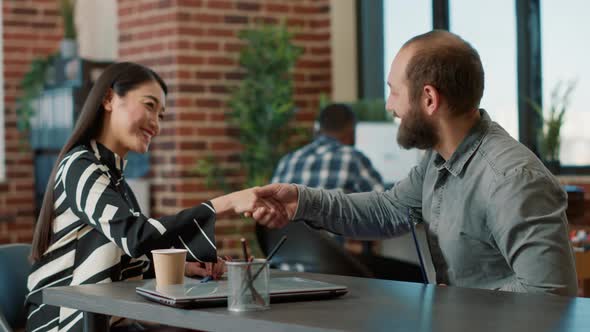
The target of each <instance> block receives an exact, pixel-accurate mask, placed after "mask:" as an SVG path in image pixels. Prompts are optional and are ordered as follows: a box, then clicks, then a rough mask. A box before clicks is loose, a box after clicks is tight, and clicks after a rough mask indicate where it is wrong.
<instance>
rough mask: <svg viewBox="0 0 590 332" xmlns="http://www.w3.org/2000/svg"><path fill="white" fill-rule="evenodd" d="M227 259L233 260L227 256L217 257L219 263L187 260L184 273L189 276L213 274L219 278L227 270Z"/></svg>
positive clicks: (212, 275)
mask: <svg viewBox="0 0 590 332" xmlns="http://www.w3.org/2000/svg"><path fill="white" fill-rule="evenodd" d="M226 261H231V257H229V256H225V259H223V258H221V257H217V263H209V262H206V263H201V262H186V263H185V264H184V275H186V276H187V277H207V276H211V277H212V278H213V279H215V280H217V279H219V278H221V277H222V276H223V274H224V273H225V272H227V267H226V266H225V262H226Z"/></svg>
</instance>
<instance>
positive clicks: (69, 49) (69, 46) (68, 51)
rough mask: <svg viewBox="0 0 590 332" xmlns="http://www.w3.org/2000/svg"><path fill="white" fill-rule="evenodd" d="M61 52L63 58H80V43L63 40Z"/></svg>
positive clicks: (60, 46) (60, 47) (60, 45)
mask: <svg viewBox="0 0 590 332" xmlns="http://www.w3.org/2000/svg"><path fill="white" fill-rule="evenodd" d="M59 50H60V54H61V57H62V58H64V59H71V58H75V57H77V56H78V43H77V42H76V40H75V39H62V41H61V43H60V44H59Z"/></svg>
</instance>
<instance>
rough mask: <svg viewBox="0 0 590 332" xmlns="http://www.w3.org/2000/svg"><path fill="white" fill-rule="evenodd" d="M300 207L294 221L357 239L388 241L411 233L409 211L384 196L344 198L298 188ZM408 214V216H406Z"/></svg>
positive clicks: (339, 194)
mask: <svg viewBox="0 0 590 332" xmlns="http://www.w3.org/2000/svg"><path fill="white" fill-rule="evenodd" d="M297 189H298V191H299V204H298V208H297V212H296V214H295V217H294V219H295V220H304V221H306V222H308V223H309V224H311V225H312V226H314V227H319V228H324V229H327V230H329V231H331V232H334V233H337V234H342V235H344V236H350V237H355V238H365V239H371V238H386V237H392V236H396V235H399V234H403V233H405V232H407V231H409V227H408V223H407V209H408V207H406V206H404V205H403V204H401V203H399V202H393V201H391V200H390V199H387V198H386V197H384V195H385V194H384V193H377V192H368V193H360V194H348V195H347V194H345V193H344V192H342V191H340V190H330V191H328V190H321V189H312V188H307V187H305V186H300V185H297ZM404 211H405V212H404Z"/></svg>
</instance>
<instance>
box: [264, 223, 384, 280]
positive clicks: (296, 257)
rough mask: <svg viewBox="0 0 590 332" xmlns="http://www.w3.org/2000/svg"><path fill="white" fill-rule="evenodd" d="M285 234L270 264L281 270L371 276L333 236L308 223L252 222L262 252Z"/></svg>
mask: <svg viewBox="0 0 590 332" xmlns="http://www.w3.org/2000/svg"><path fill="white" fill-rule="evenodd" d="M283 235H287V241H285V243H284V244H283V246H282V247H281V249H280V250H279V251H278V252H277V253H276V254H275V256H274V258H273V259H272V261H271V266H272V267H275V268H277V267H278V268H280V269H282V270H290V271H299V272H314V273H327V274H339V275H346V276H352V277H372V276H373V273H372V272H371V271H370V270H369V269H368V268H367V267H366V266H365V265H364V264H363V263H361V262H360V261H359V260H357V259H356V258H355V257H353V256H352V255H350V254H349V253H348V252H346V251H345V250H344V248H342V246H341V245H340V244H338V243H337V242H336V241H335V240H334V239H332V238H330V237H329V236H328V235H326V234H324V233H323V232H320V231H317V230H315V229H313V228H311V227H309V226H308V225H307V224H305V223H304V222H293V223H289V224H288V225H287V226H285V227H283V228H281V229H269V228H266V227H264V226H260V225H258V224H256V238H257V239H258V243H259V245H260V249H262V252H263V253H264V255H268V253H269V251H270V250H271V249H272V248H273V247H274V245H275V244H276V243H277V242H278V241H279V240H280V239H281V237H282V236H283Z"/></svg>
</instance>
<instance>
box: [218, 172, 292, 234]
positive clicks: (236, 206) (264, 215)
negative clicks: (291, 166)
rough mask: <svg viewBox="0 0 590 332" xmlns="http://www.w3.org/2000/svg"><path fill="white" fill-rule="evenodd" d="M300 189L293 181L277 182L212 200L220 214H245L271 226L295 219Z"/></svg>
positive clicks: (278, 225)
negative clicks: (289, 182) (290, 182)
mask: <svg viewBox="0 0 590 332" xmlns="http://www.w3.org/2000/svg"><path fill="white" fill-rule="evenodd" d="M298 199H299V193H298V190H297V187H296V186H295V185H293V184H284V183H276V184H269V185H266V186H263V187H254V188H249V189H244V190H241V191H236V192H233V193H230V194H227V195H224V196H220V197H216V198H214V199H212V200H211V204H213V207H214V208H215V211H216V213H217V216H224V215H229V214H242V215H244V216H245V217H249V218H252V219H254V220H256V222H258V223H259V224H261V225H263V226H267V227H270V228H280V227H284V226H285V225H287V223H288V222H289V221H290V220H292V219H293V217H294V215H295V211H297V204H298Z"/></svg>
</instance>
